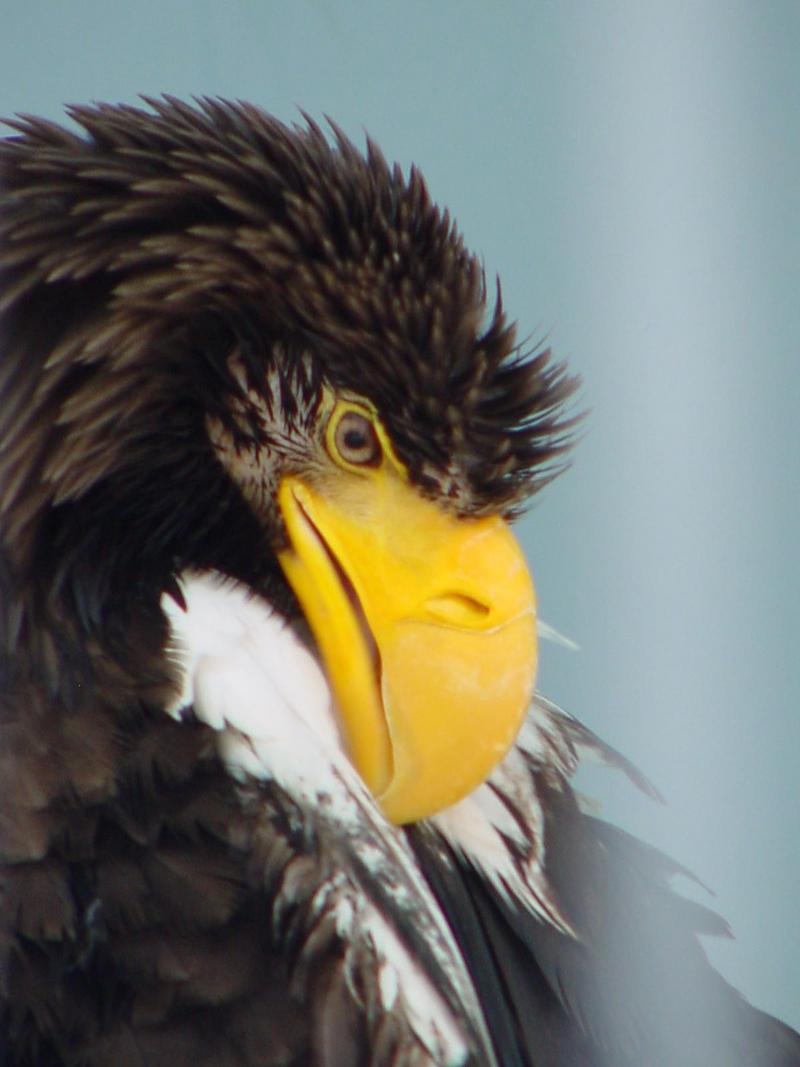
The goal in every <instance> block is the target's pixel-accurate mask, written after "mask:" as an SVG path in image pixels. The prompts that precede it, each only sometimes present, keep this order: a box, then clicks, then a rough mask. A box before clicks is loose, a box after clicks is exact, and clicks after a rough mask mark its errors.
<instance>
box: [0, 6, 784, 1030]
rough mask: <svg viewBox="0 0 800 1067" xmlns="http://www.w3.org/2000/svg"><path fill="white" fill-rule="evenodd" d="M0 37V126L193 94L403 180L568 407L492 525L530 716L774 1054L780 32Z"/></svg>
mask: <svg viewBox="0 0 800 1067" xmlns="http://www.w3.org/2000/svg"><path fill="white" fill-rule="evenodd" d="M0 12H2V20H1V21H2V31H1V36H0V113H3V114H9V113H11V112H14V111H32V112H36V113H42V114H46V115H48V116H52V117H55V116H58V115H59V113H60V105H61V104H62V103H63V102H65V101H76V102H84V101H89V100H108V101H119V100H124V101H133V100H134V98H135V96H136V94H137V93H139V92H148V93H158V92H160V91H169V92H172V93H176V94H178V95H183V96H188V95H190V94H193V93H196V94H200V93H209V94H221V95H225V96H230V97H243V98H245V99H249V100H252V101H255V102H257V103H259V104H262V105H263V106H265V107H266V108H268V109H270V110H272V111H273V112H275V113H276V114H277V115H278V116H280V117H282V118H284V119H288V120H292V119H294V118H295V117H296V115H297V112H296V107H297V106H302V107H304V108H307V109H308V110H309V111H310V112H311V113H312V114H313V115H315V116H317V117H320V116H321V115H322V114H324V113H328V114H330V115H331V116H333V117H335V118H336V119H337V121H338V122H339V123H341V124H342V125H343V126H344V128H345V129H346V130H347V131H348V132H349V133H350V134H351V135H352V136H353V137H355V138H357V139H360V138H361V137H362V130H363V129H366V130H368V131H369V132H370V133H371V134H372V135H373V136H374V137H375V138H376V139H377V140H378V142H379V143H380V144H381V145H382V146H383V148H384V150H385V152H386V154H387V155H388V156H389V157H390V158H396V159H399V160H400V161H401V162H402V163H404V164H408V163H410V162H411V161H415V162H417V163H418V164H419V165H420V166H421V168H422V170H423V172H424V173H425V174H426V175H427V177H428V180H429V183H430V186H431V189H432V191H433V194H434V196H435V197H436V198H437V199H438V200H439V201H441V202H445V203H447V204H448V205H449V206H450V207H451V208H452V210H453V211H454V213H455V215H456V217H457V219H458V220H459V222H460V224H461V227H462V229H463V231H464V233H465V234H466V237H467V240H468V241H469V243H470V244H471V246H472V247H473V248H475V249H476V250H478V251H479V252H480V253H481V254H482V255H483V256H484V257H485V261H486V266H487V269H488V271H489V272H490V274H493V273H494V272H499V273H500V274H501V276H502V279H503V283H504V292H505V298H506V304H507V306H508V308H509V309H510V310H511V312H512V314H513V315H514V316H515V317H517V318H518V319H519V322H520V327H521V331H522V333H523V334H531V335H532V337H533V338H534V339H539V338H542V337H546V338H547V340H548V342H549V343H550V344H551V345H552V346H553V347H554V348H555V350H556V351H557V353H558V355H559V356H561V357H563V358H566V359H567V360H569V362H570V364H571V366H572V367H573V368H574V369H575V370H576V371H578V372H580V373H581V374H582V375H583V378H584V383H585V384H584V389H583V394H582V401H581V403H582V404H583V405H584V406H587V407H589V408H591V415H590V418H589V421H588V423H587V432H586V435H585V437H584V439H583V441H582V443H581V444H580V446H579V448H578V450H577V452H576V455H575V460H574V466H573V468H572V470H571V471H570V472H569V473H568V474H567V475H566V476H565V477H564V478H563V479H561V480H560V481H559V482H558V483H557V484H555V485H553V486H552V487H551V488H549V489H548V490H546V492H545V493H544V494H543V496H542V498H541V500H540V501H539V502H538V503H537V505H536V507H535V508H534V510H533V512H532V514H531V515H530V516H529V517H528V518H526V519H525V520H524V522H523V523H522V524H521V527H520V535H521V537H522V539H523V541H524V543H525V547H526V550H527V552H528V555H529V557H530V560H531V563H532V566H533V568H534V573H535V577H536V579H537V584H538V589H539V595H540V606H541V614H542V615H543V617H544V618H545V619H546V620H547V621H548V622H550V623H551V624H553V625H554V626H556V627H558V628H559V629H560V630H562V631H564V632H565V633H567V634H569V635H570V636H572V637H573V638H574V639H575V640H576V641H577V642H579V644H580V645H581V651H580V652H568V651H566V650H563V649H561V648H558V647H555V646H552V645H548V646H545V648H544V650H543V660H544V662H543V666H542V671H541V677H540V681H541V687H542V688H543V689H544V691H545V692H546V693H547V694H548V695H550V696H551V697H552V698H553V699H555V700H556V701H558V702H559V703H561V704H562V705H563V706H564V707H566V708H568V709H569V710H571V711H572V712H574V713H575V714H577V715H578V716H580V717H581V718H582V719H583V720H584V721H585V722H587V723H588V724H589V725H591V726H592V728H594V729H595V730H597V731H598V732H599V733H601V734H602V735H603V736H604V737H606V738H607V739H608V740H609V741H611V742H612V743H614V744H615V745H617V746H618V747H619V748H621V749H622V750H623V751H624V752H625V753H626V754H627V755H629V756H630V757H631V758H632V759H634V760H635V761H636V762H637V763H638V764H639V765H640V766H641V767H642V768H643V769H644V770H645V771H646V772H647V773H649V774H650V775H651V776H652V777H653V778H654V780H655V781H656V782H657V784H658V785H659V786H660V787H661V789H662V791H663V792H664V793H665V794H666V796H667V798H668V805H667V806H666V807H665V808H663V809H662V808H659V807H658V806H656V805H652V804H650V803H649V802H646V801H644V800H641V799H639V798H637V797H636V796H635V795H633V794H632V791H631V790H630V788H628V787H627V786H624V785H623V784H621V783H616V782H615V781H614V780H613V779H612V780H609V778H608V776H605V775H604V776H602V777H601V776H598V775H594V774H592V775H589V776H586V778H585V779H584V781H585V783H586V786H587V788H589V789H591V790H592V791H593V792H600V793H601V795H602V796H603V798H604V808H605V812H606V813H607V814H609V815H610V816H611V817H613V818H615V819H617V820H620V821H621V822H623V823H624V824H625V825H626V826H627V827H629V828H631V829H633V830H635V831H636V832H639V833H642V834H644V835H646V836H647V837H648V838H649V839H650V840H652V841H655V842H657V843H658V844H660V845H661V846H663V847H665V848H667V849H668V850H669V851H671V852H672V853H673V854H674V855H676V856H677V857H679V858H680V859H681V860H683V861H684V862H685V863H686V864H687V865H688V866H689V867H691V868H692V869H693V870H694V871H696V872H697V874H698V875H699V876H700V877H701V878H702V879H703V880H704V881H705V882H707V883H708V884H710V885H712V886H714V887H715V889H716V891H717V894H718V896H717V899H716V901H715V906H717V907H718V908H719V909H720V910H721V911H722V912H723V913H724V914H725V915H726V916H727V917H728V918H729V919H730V921H731V922H732V924H733V926H734V929H735V931H736V935H737V941H736V942H735V943H723V944H713V945H710V946H709V950H710V952H711V954H712V956H713V958H714V959H715V960H716V961H717V963H718V965H719V966H720V967H721V968H722V969H723V970H724V972H725V973H726V974H727V975H728V976H729V978H730V979H731V980H732V981H733V982H734V983H735V984H737V985H738V986H739V987H740V988H741V989H742V990H743V991H744V992H745V993H746V994H747V995H748V996H749V997H750V998H751V999H753V1000H754V1001H756V1002H757V1003H758V1004H759V1005H761V1006H763V1007H765V1008H767V1009H769V1010H770V1011H773V1012H776V1013H779V1014H781V1015H782V1016H783V1017H784V1018H786V1019H787V1020H789V1021H791V1022H793V1023H794V1025H795V1026H800V933H799V932H798V931H799V929H800V922H799V921H798V904H797V896H798V888H800V848H799V847H798V828H799V825H800V823H799V820H798V783H797V775H798V755H799V754H800V716H798V707H797V693H798V690H800V667H799V666H798V665H799V664H800V656H799V655H798V638H800V581H798V575H799V574H800V569H799V568H798V564H797V559H796V548H797V544H798V534H799V533H800V530H799V529H798V526H800V519H799V517H798V516H799V514H800V513H799V511H798V489H799V488H800V449H798V447H797V430H796V425H797V417H798V410H799V409H800V365H799V363H798V358H797V357H798V352H797V349H798V337H800V300H798V293H797V283H798V268H799V267H800V262H798V260H799V259H800V233H799V232H798V231H799V230H800V212H799V211H798V208H800V203H798V201H799V200H800V192H799V191H800V74H798V71H799V70H800V4H798V3H797V2H794V0H791V2H787V3H780V2H763V0H759V2H753V3H738V2H736V0H726V2H718V3H712V2H705V3H704V2H701V0H697V2H694V3H686V2H681V0H672V2H665V3H648V2H645V0H630V2H623V0H620V2H611V0H609V2H596V3H592V2H590V0H585V2H582V3H579V2H577V0H565V2H562V3H550V2H545V0H539V2H531V0H529V2H527V3H523V2H511V0H494V2H490V0H484V2H477V0H475V2H455V0H452V2H439V3H436V2H434V0H395V2H394V3H392V4H385V3H382V2H373V3H367V2H362V3H358V2H351V3H334V2H333V0H282V2H278V0H231V2H228V3H219V2H218V3H214V2H211V0H186V2H174V0H136V2H128V0H126V2H125V3H120V2H109V0H101V2H96V0H80V2H79V0H73V2H72V3H64V2H57V0H51V2H45V0H25V2H24V3H23V2H22V0H19V2H17V0H4V2H3V3H2V4H0ZM690 891H691V890H690Z"/></svg>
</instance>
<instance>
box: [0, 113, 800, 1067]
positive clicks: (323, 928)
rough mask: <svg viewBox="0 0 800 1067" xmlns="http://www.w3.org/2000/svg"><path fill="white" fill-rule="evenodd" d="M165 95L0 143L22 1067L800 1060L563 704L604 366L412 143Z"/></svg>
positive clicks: (563, 1066)
mask: <svg viewBox="0 0 800 1067" xmlns="http://www.w3.org/2000/svg"><path fill="white" fill-rule="evenodd" d="M147 103H148V107H149V110H144V109H136V108H132V107H111V106H97V107H76V108H72V109H71V111H70V114H71V117H72V119H73V120H74V121H75V122H76V123H77V124H78V126H79V127H81V128H82V130H81V132H80V133H79V132H74V131H73V130H72V129H67V128H62V127H60V126H58V125H54V124H52V123H50V122H46V121H43V120H40V119H36V118H29V117H26V118H21V119H19V120H15V121H12V122H11V123H10V125H11V126H12V127H14V129H15V134H14V135H13V136H11V137H10V138H8V139H7V140H5V141H3V142H2V144H0V524H1V528H0V538H1V548H0V580H1V581H2V605H1V608H0V617H1V618H2V660H1V662H2V672H3V673H2V692H0V701H1V703H0V785H2V807H0V908H1V911H0V1027H1V1028H2V1041H3V1054H2V1057H1V1058H2V1063H3V1065H4V1067H56V1065H59V1067H165V1065H166V1067H184V1065H191V1067H277V1065H285V1067H293V1065H297V1067H299V1065H301V1064H302V1065H315V1067H322V1065H324V1067H354V1065H360V1064H371V1065H374V1067H388V1065H390V1064H391V1065H396V1067H422V1065H437V1067H439V1065H457V1064H470V1065H473V1067H483V1065H488V1067H492V1065H495V1067H522V1065H530V1067H555V1065H559V1067H679V1065H680V1067H692V1065H697V1067H701V1065H702V1067H790V1065H794V1067H797V1065H798V1064H800V1036H798V1035H797V1034H796V1033H794V1031H792V1030H790V1029H789V1028H788V1027H786V1026H785V1025H783V1024H782V1023H780V1022H778V1021H777V1020H775V1019H773V1018H771V1017H770V1016H768V1015H765V1014H763V1013H761V1012H759V1011H757V1010H756V1009H754V1008H752V1007H751V1006H750V1005H749V1004H747V1002H746V1001H745V1000H744V999H743V998H742V997H741V996H740V995H739V994H738V993H737V992H736V991H735V990H734V989H732V988H731V987H730V986H729V985H728V984H727V983H726V982H725V981H724V980H723V979H722V978H721V977H720V976H719V975H718V974H717V973H716V972H715V971H714V970H713V969H712V968H711V967H710V966H709V964H708V963H707V961H706V958H705V955H704V953H703V950H702V948H701V947H700V944H699V941H698V935H701V934H722V933H724V932H725V930H726V927H725V924H724V923H723V922H722V920H720V919H719V918H718V917H716V916H715V915H714V914H712V913H711V912H709V911H708V910H706V909H705V908H703V907H701V906H699V905H698V904H696V903H692V902H689V901H687V900H685V899H683V898H681V897H680V896H677V895H675V894H674V893H673V891H672V890H671V888H670V885H669V883H670V879H671V878H672V876H673V875H674V874H676V873H678V872H679V871H680V868H679V867H678V866H677V864H675V863H673V862H672V861H671V860H669V859H668V858H667V857H665V856H663V855H662V854H660V853H659V852H657V851H655V850H654V849H652V848H650V847H648V846H647V845H644V844H642V843H641V842H639V841H637V840H635V839H633V838H631V837H630V836H628V835H626V834H625V833H623V832H622V831H621V830H619V829H616V828H615V827H613V826H611V825H609V824H607V823H605V822H603V821H601V820H599V819H598V818H596V817H593V816H592V815H591V814H588V813H586V812H585V811H584V810H582V808H581V806H580V804H579V803H578V800H577V798H576V794H575V793H574V792H573V790H572V788H571V786H570V778H571V776H572V774H573V772H574V770H575V767H576V763H577V761H578V759H579V757H580V756H581V754H585V753H589V754H593V755H594V756H596V757H599V758H600V759H601V760H603V761H605V762H606V763H608V764H611V765H613V766H616V767H618V768H620V769H621V770H622V771H624V772H625V773H627V774H628V776H629V777H631V778H632V780H633V781H634V783H635V784H637V785H639V786H640V787H641V788H644V789H645V790H647V789H649V787H648V785H647V783H646V782H645V781H644V779H642V778H641V776H639V775H638V774H637V772H636V771H635V769H634V768H632V767H631V766H630V765H629V764H628V763H627V762H626V761H625V760H624V759H623V758H622V757H621V756H619V755H618V754H617V753H615V752H614V751H613V750H612V749H610V748H609V747H607V746H606V745H604V744H603V743H602V742H601V741H600V740H599V739H598V738H597V737H595V736H594V735H593V734H592V733H591V732H590V731H589V730H587V729H585V728H584V727H582V726H581V725H580V724H579V723H578V722H576V721H575V720H574V719H572V718H570V717H569V716H568V715H566V714H564V713H563V712H561V711H559V710H558V709H557V708H555V707H554V706H553V705H551V704H550V703H548V702H547V701H545V700H544V699H543V698H541V697H539V696H537V695H534V694H533V681H534V671H535V663H536V622H535V604H534V595H533V588H532V586H531V582H530V579H529V576H528V572H527V568H526V567H525V564H524V561H523V558H522V555H521V553H520V550H519V549H518V547H517V545H516V543H515V541H514V539H513V536H512V534H511V533H510V531H509V526H508V520H509V519H510V518H512V517H513V516H514V515H515V514H517V513H518V512H519V510H520V509H521V508H523V507H524V505H525V503H526V501H527V500H528V499H529V497H530V496H531V494H532V493H534V492H535V491H536V490H537V489H538V488H539V487H540V486H541V485H542V484H543V483H544V482H545V481H546V480H547V479H548V478H550V477H552V475H553V474H554V473H555V472H556V471H557V469H558V468H559V466H560V465H561V464H562V463H563V457H564V453H565V450H566V448H567V446H568V443H569V436H570V428H571V422H570V418H569V417H568V415H565V413H564V411H565V409H564V405H565V401H567V399H568V398H569V396H570V394H571V393H572V391H573V388H574V381H573V380H572V379H570V378H569V377H568V375H567V373H566V372H565V370H564V368H563V367H561V366H559V365H557V364H554V363H553V362H552V361H551V359H550V357H549V353H547V352H539V353H532V354H530V353H526V352H524V351H522V350H521V349H520V348H519V347H517V346H516V345H515V341H514V331H513V328H512V327H511V326H509V325H508V324H507V322H506V319H505V317H504V314H503V310H502V306H501V303H500V299H499V292H498V296H497V298H496V299H495V301H494V303H493V304H492V301H491V300H489V299H487V293H486V286H485V282H484V277H483V273H482V270H481V267H480V264H479V262H478V260H477V259H476V258H475V257H474V256H473V255H471V254H470V253H469V252H468V251H467V249H466V248H465V247H464V244H463V242H462V240H461V238H460V236H459V235H458V233H457V231H456V229H455V227H454V226H453V224H452V222H451V220H450V218H449V217H448V215H447V213H446V212H442V211H440V210H438V209H437V208H436V207H435V206H434V205H433V204H432V203H431V201H430V199H429V197H428V194H427V191H426V188H425V185H424V183H423V180H422V179H421V177H420V175H419V174H418V173H417V172H416V170H413V169H412V170H411V172H410V173H409V174H408V175H404V173H403V172H401V170H400V169H399V168H398V167H394V168H390V167H388V166H387V164H386V162H385V161H384V158H383V157H382V155H381V154H380V152H379V150H378V149H377V148H376V147H375V145H374V144H372V143H369V144H368V148H367V151H366V154H365V155H362V154H361V153H360V152H359V151H358V150H356V148H354V146H353V145H352V144H351V143H350V142H349V141H348V140H347V139H346V138H345V137H344V136H343V135H342V134H341V132H339V131H338V130H337V129H336V128H335V127H334V128H333V134H332V138H331V139H330V140H329V139H328V137H327V136H326V134H325V133H323V131H322V130H321V129H320V128H319V127H318V126H317V125H315V124H314V123H313V122H312V121H310V120H307V121H306V125H304V126H303V127H294V128H289V127H287V126H285V125H282V124H281V123H279V122H278V121H276V120H275V119H273V118H271V117H269V116H268V115H266V114H264V113H263V112H261V111H259V110H258V109H256V108H254V107H251V106H248V105H246V104H231V103H225V102H221V101H208V100H206V101H202V102H200V103H198V104H196V105H193V106H187V105H185V104H183V103H181V102H179V101H177V100H174V99H168V98H165V99H161V100H152V101H148V102H147Z"/></svg>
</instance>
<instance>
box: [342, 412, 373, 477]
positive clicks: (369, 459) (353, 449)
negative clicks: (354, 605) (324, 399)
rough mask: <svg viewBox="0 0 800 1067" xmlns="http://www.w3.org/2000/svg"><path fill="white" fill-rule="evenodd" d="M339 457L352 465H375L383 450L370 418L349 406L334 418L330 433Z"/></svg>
mask: <svg viewBox="0 0 800 1067" xmlns="http://www.w3.org/2000/svg"><path fill="white" fill-rule="evenodd" d="M331 437H332V441H333V445H334V447H335V449H336V452H337V455H338V457H339V458H341V459H343V460H344V462H345V463H348V464H351V465H352V466H354V467H377V466H378V464H379V463H380V461H381V458H382V455H383V450H382V449H381V443H380V441H379V440H378V435H377V433H376V432H375V427H374V426H373V424H372V422H371V420H370V419H368V418H367V416H366V415H364V414H363V413H362V412H361V411H356V410H355V409H353V408H351V409H350V410H349V411H347V410H346V411H343V412H342V414H341V416H340V417H339V418H338V419H337V420H336V425H335V426H334V428H333V433H332V435H331Z"/></svg>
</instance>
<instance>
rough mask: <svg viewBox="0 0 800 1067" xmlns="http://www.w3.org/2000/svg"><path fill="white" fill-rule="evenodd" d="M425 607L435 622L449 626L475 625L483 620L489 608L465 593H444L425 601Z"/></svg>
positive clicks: (487, 614) (489, 610)
mask: <svg viewBox="0 0 800 1067" xmlns="http://www.w3.org/2000/svg"><path fill="white" fill-rule="evenodd" d="M425 609H426V611H427V612H428V614H429V615H431V616H433V618H434V619H436V621H437V622H444V623H449V624H450V625H451V626H475V625H476V624H479V623H482V622H485V621H486V619H487V618H488V617H489V615H490V614H491V610H492V609H491V608H490V607H489V605H488V604H484V603H483V602H482V601H480V600H476V599H475V597H471V596H467V595H466V594H465V593H445V594H444V595H442V596H435V597H431V598H430V600H426V601H425Z"/></svg>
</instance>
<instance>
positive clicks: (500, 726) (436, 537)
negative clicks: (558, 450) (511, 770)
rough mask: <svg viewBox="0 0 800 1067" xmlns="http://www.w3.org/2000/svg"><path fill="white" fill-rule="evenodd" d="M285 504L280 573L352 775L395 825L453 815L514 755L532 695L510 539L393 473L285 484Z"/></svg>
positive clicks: (530, 613)
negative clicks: (312, 646)
mask: <svg viewBox="0 0 800 1067" xmlns="http://www.w3.org/2000/svg"><path fill="white" fill-rule="evenodd" d="M278 502H279V506H280V508H281V512H282V514H283V518H284V521H285V523H286V529H287V532H288V536H289V542H290V544H289V547H288V548H286V549H285V550H284V551H283V552H281V553H280V554H279V558H280V562H281V565H282V566H283V569H284V572H285V574H286V577H287V579H288V580H289V582H290V583H291V585H292V587H293V589H294V591H295V594H296V595H297V597H298V599H299V601H300V604H301V606H302V608H303V611H304V612H305V615H306V618H307V620H308V622H309V625H310V626H311V629H312V631H313V633H314V637H315V639H316V641H317V644H318V647H319V649H320V653H321V655H322V659H323V662H324V665H325V669H326V671H327V673H328V678H329V681H330V684H331V687H332V690H333V694H334V699H335V702H336V707H337V712H338V715H339V717H340V722H341V727H342V733H343V736H344V739H345V742H346V744H347V745H348V747H349V751H350V756H351V758H352V760H353V763H354V765H355V766H356V768H357V769H358V771H359V773H360V774H361V776H362V777H363V779H364V781H365V782H366V784H367V785H368V787H369V788H370V790H371V791H372V792H373V794H374V795H375V797H376V798H377V800H378V802H379V804H380V805H381V808H382V809H383V811H384V813H385V814H386V816H387V818H388V819H390V820H391V821H392V822H395V823H406V822H413V821H415V820H417V819H421V818H423V817H425V816H427V815H431V814H433V813H435V812H436V811H440V810H441V809H442V808H445V807H447V806H449V805H450V804H453V803H455V801H457V800H459V799H461V798H462V797H464V796H466V795H467V794H468V793H470V792H471V791H472V790H473V789H474V788H475V787H476V786H477V785H479V784H480V783H481V782H482V781H483V780H484V779H485V778H486V777H487V776H488V774H489V773H490V771H491V770H492V768H493V767H494V766H495V764H496V763H498V762H499V761H500V760H501V759H502V758H503V756H504V755H505V754H506V752H507V751H508V749H509V748H510V746H511V744H512V742H513V740H514V738H515V736H516V734H517V731H518V730H519V727H520V725H521V723H522V720H523V718H524V715H525V712H526V710H527V707H528V703H529V701H530V697H531V693H532V690H533V681H534V676H535V672H536V628H535V599H534V592H533V586H532V584H531V580H530V576H529V574H528V570H527V567H526V565H525V561H524V558H523V556H522V553H521V551H520V549H519V547H518V545H517V543H516V541H515V539H514V537H513V535H512V534H511V532H510V530H509V529H508V527H507V525H506V524H505V523H504V522H503V521H502V520H501V519H499V518H497V517H492V518H483V519H459V518H456V517H455V516H453V515H450V514H448V513H446V512H444V511H443V510H442V509H441V508H439V507H438V506H437V505H436V504H434V503H432V502H430V501H428V500H425V499H424V498H423V497H421V496H420V495H419V494H418V493H417V492H416V491H415V490H414V489H413V488H412V487H411V486H410V485H409V484H408V483H407V482H406V481H404V480H403V479H402V478H400V477H399V476H398V475H397V474H396V472H394V471H392V470H384V471H381V472H377V473H376V472H372V473H370V475H369V476H368V477H367V476H359V475H358V474H353V473H352V472H340V473H338V474H336V475H334V476H332V477H331V478H330V479H327V480H326V481H325V482H324V483H323V484H322V485H320V486H317V485H316V484H315V485H314V486H312V485H311V484H309V483H308V482H306V481H304V480H301V479H300V478H297V477H286V478H285V479H284V480H283V482H282V484H281V486H280V490H279V494H278Z"/></svg>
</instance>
